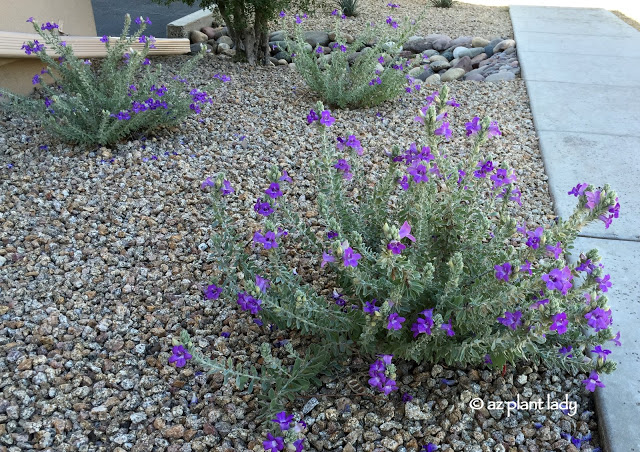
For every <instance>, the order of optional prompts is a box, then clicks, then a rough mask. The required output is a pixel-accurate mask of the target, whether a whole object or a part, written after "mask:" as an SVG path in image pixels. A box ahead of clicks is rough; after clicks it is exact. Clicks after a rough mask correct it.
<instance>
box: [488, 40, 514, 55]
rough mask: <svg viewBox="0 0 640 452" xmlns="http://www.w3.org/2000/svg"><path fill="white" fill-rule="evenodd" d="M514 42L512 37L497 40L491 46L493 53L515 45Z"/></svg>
mask: <svg viewBox="0 0 640 452" xmlns="http://www.w3.org/2000/svg"><path fill="white" fill-rule="evenodd" d="M515 45H516V42H515V41H514V40H513V39H505V40H504V41H502V42H499V43H498V44H497V45H496V46H495V47H494V48H493V53H498V52H502V51H504V50H507V49H508V48H510V47H515Z"/></svg>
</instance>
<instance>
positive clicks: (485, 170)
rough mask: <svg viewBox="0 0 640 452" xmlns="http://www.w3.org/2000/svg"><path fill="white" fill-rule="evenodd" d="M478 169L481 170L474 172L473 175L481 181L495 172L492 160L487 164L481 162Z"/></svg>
mask: <svg viewBox="0 0 640 452" xmlns="http://www.w3.org/2000/svg"><path fill="white" fill-rule="evenodd" d="M476 167H477V168H480V169H479V170H477V171H474V173H473V175H474V176H475V177H477V178H479V179H484V178H485V177H487V174H489V173H490V172H492V171H493V162H492V161H491V160H487V161H486V162H483V161H479V162H478V164H477V165H476Z"/></svg>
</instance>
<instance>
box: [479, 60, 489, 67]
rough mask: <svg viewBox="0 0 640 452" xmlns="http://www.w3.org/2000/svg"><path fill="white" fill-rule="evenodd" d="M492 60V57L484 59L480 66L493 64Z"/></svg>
mask: <svg viewBox="0 0 640 452" xmlns="http://www.w3.org/2000/svg"><path fill="white" fill-rule="evenodd" d="M492 62H493V61H492V60H490V59H489V60H482V61H481V62H480V63H478V68H481V67H484V66H487V65H489V64H491V63H492Z"/></svg>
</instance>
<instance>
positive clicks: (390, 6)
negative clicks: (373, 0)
mask: <svg viewBox="0 0 640 452" xmlns="http://www.w3.org/2000/svg"><path fill="white" fill-rule="evenodd" d="M387 6H388V7H389V8H398V7H399V6H400V5H396V4H395V3H387Z"/></svg>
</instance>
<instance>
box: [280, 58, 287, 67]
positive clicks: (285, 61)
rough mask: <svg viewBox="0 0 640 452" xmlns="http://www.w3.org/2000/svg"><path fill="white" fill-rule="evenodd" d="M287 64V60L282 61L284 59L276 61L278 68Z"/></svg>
mask: <svg viewBox="0 0 640 452" xmlns="http://www.w3.org/2000/svg"><path fill="white" fill-rule="evenodd" d="M288 64H289V62H288V61H287V60H284V59H282V60H278V65H280V66H286V65H288Z"/></svg>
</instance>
